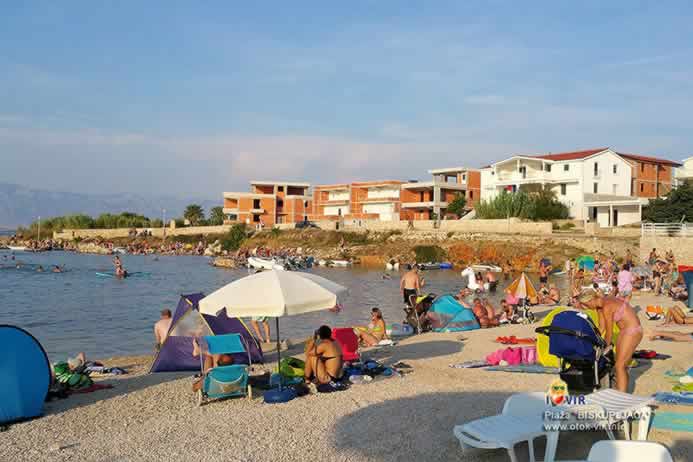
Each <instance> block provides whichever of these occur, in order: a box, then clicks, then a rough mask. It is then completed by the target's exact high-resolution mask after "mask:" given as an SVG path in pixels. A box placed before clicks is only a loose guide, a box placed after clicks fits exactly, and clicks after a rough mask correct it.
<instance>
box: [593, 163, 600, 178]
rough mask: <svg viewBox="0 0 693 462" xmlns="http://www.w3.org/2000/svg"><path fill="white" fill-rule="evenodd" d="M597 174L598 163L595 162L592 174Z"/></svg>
mask: <svg viewBox="0 0 693 462" xmlns="http://www.w3.org/2000/svg"><path fill="white" fill-rule="evenodd" d="M597 175H599V164H598V163H596V162H595V163H594V176H597Z"/></svg>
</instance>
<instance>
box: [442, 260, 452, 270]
mask: <svg viewBox="0 0 693 462" xmlns="http://www.w3.org/2000/svg"><path fill="white" fill-rule="evenodd" d="M440 269H452V263H450V262H449V261H444V262H442V263H441V264H440Z"/></svg>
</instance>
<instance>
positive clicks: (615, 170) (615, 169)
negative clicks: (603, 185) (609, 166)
mask: <svg viewBox="0 0 693 462" xmlns="http://www.w3.org/2000/svg"><path fill="white" fill-rule="evenodd" d="M616 173H618V165H616V164H614V175H616Z"/></svg>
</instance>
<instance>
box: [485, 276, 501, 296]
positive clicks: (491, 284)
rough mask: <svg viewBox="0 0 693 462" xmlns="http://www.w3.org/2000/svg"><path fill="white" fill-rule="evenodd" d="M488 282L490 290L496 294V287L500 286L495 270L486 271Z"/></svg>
mask: <svg viewBox="0 0 693 462" xmlns="http://www.w3.org/2000/svg"><path fill="white" fill-rule="evenodd" d="M486 282H488V291H489V292H490V293H492V294H495V293H496V288H497V287H498V280H497V279H496V273H494V272H493V271H486Z"/></svg>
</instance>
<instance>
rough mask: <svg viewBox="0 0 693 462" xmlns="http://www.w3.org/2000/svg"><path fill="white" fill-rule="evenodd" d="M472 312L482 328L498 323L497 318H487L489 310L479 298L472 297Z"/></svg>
mask: <svg viewBox="0 0 693 462" xmlns="http://www.w3.org/2000/svg"><path fill="white" fill-rule="evenodd" d="M472 312H473V313H474V316H476V319H477V320H478V321H479V326H481V327H482V328H484V329H485V328H487V327H495V326H497V325H499V324H500V322H499V321H498V319H496V318H495V316H494V317H493V318H489V312H488V310H487V309H486V307H485V306H484V305H483V304H482V303H481V299H480V298H475V299H474V305H472Z"/></svg>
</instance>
